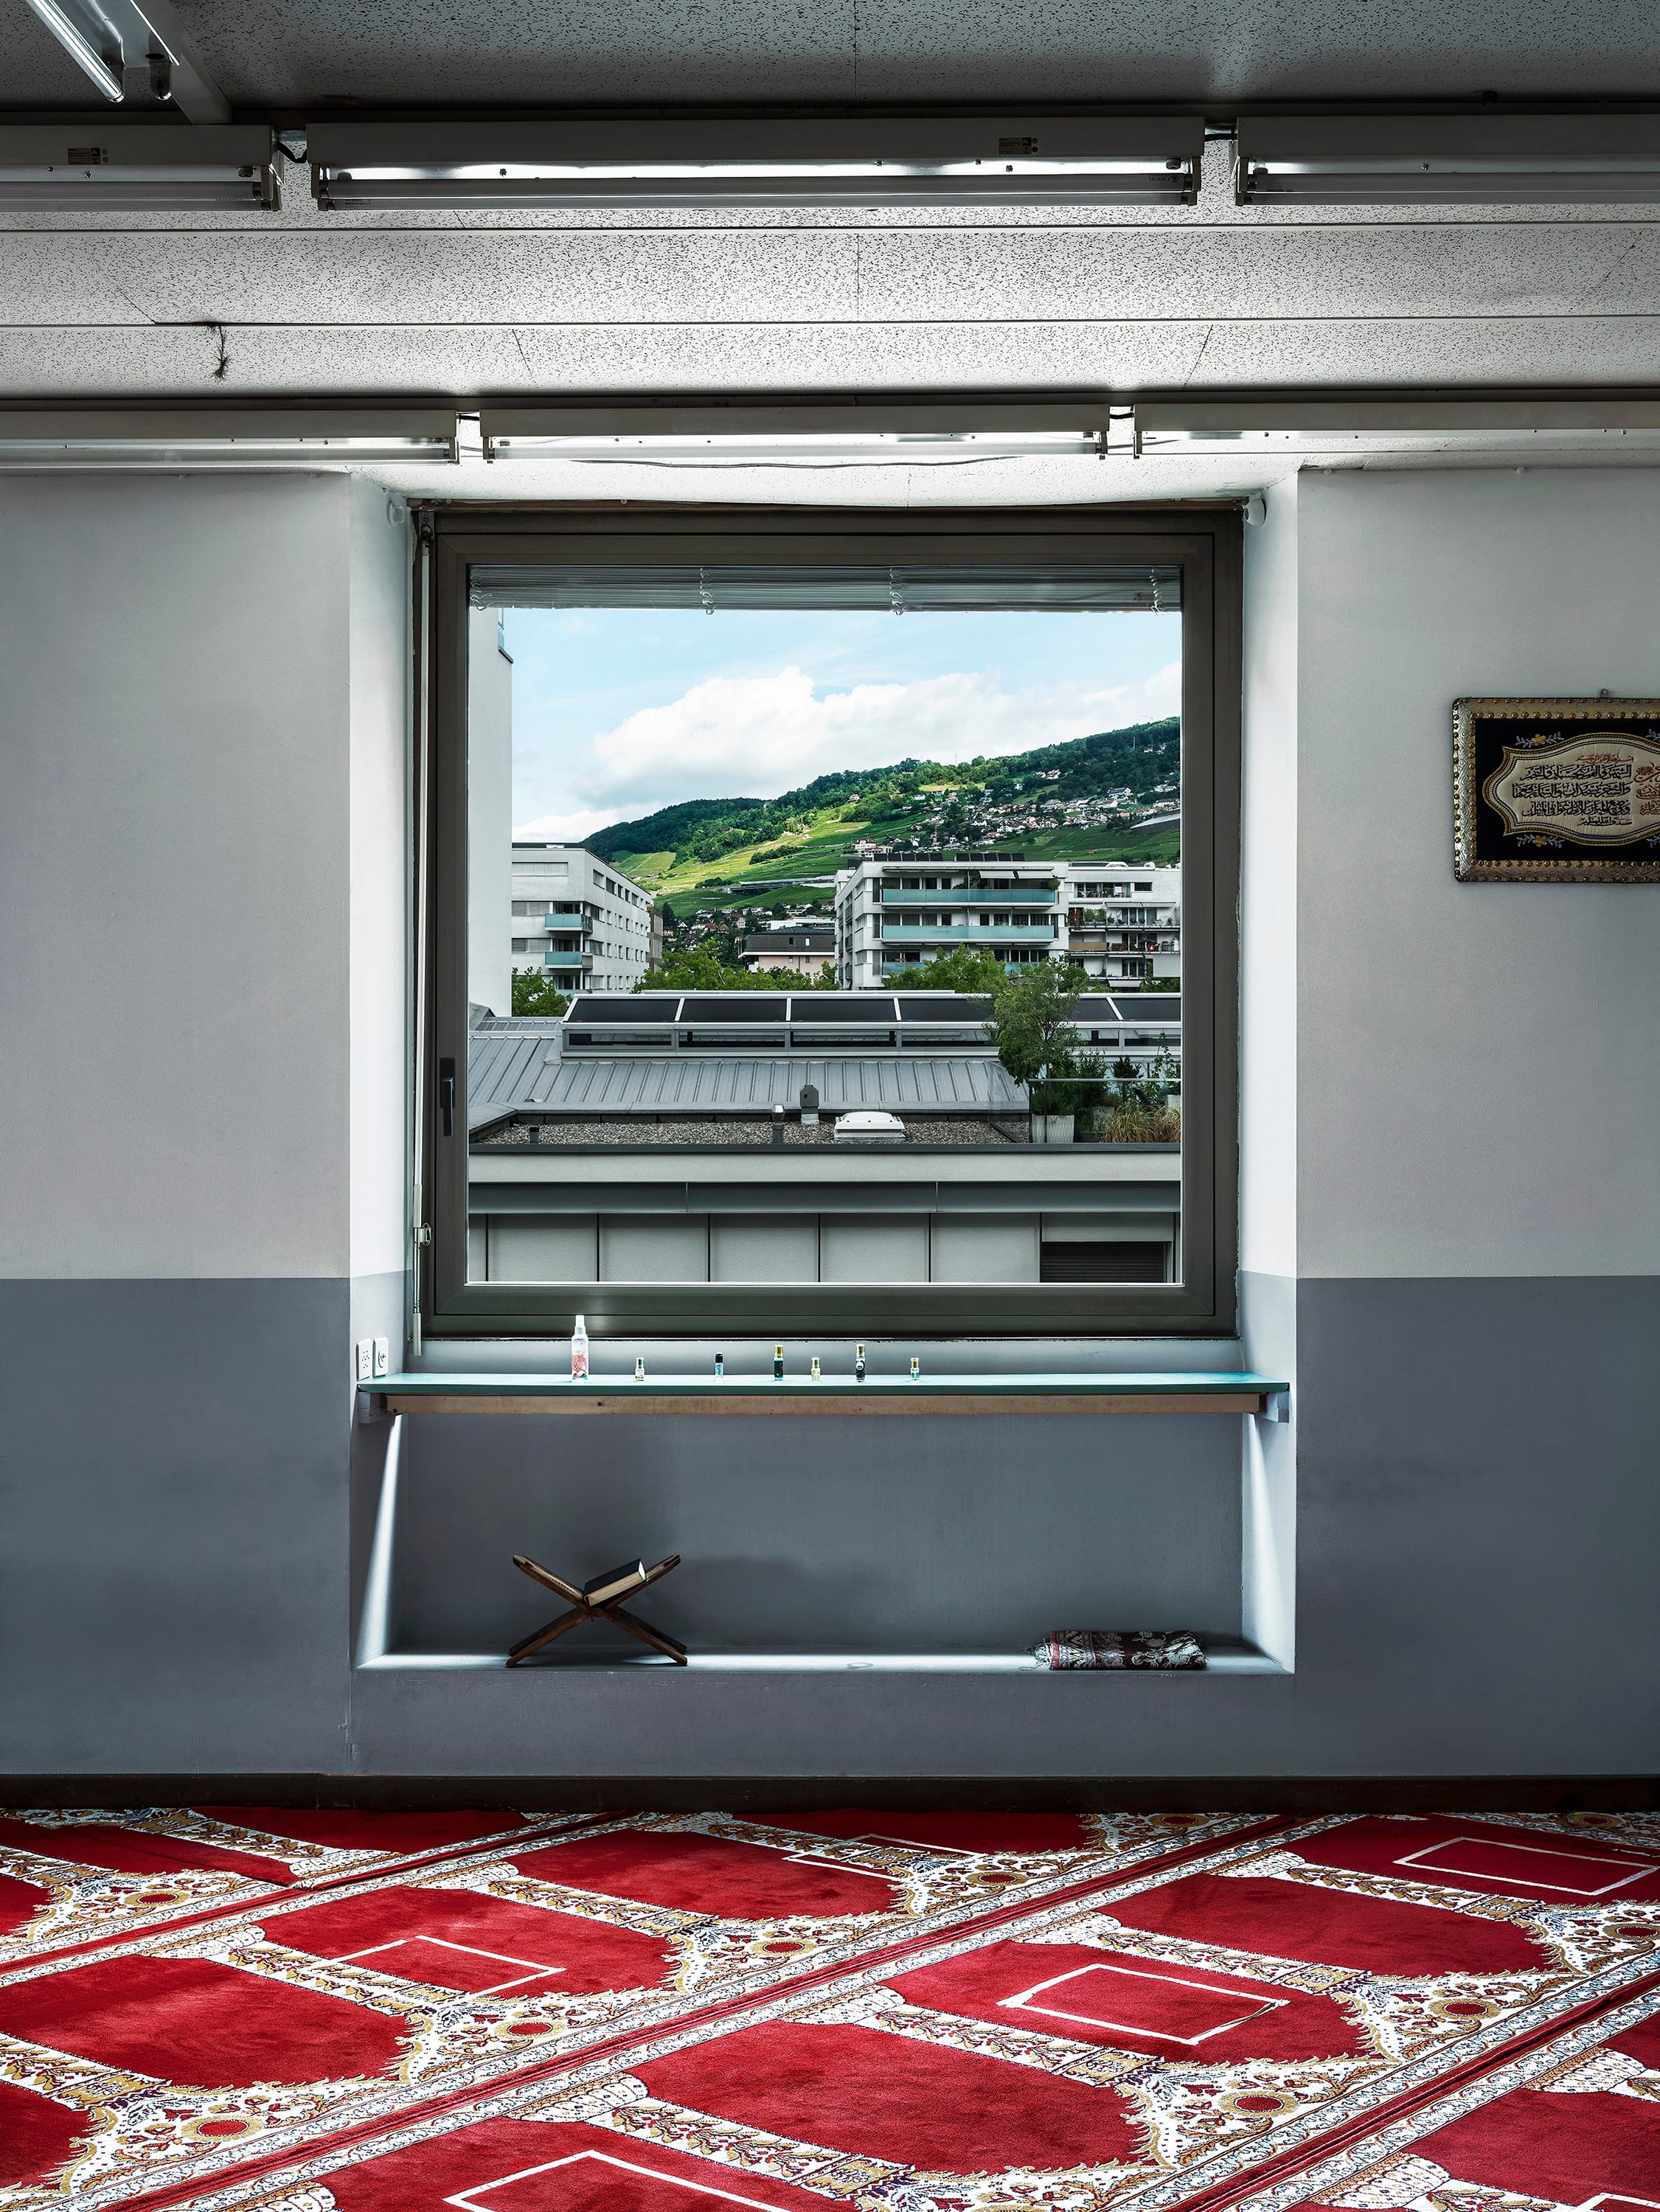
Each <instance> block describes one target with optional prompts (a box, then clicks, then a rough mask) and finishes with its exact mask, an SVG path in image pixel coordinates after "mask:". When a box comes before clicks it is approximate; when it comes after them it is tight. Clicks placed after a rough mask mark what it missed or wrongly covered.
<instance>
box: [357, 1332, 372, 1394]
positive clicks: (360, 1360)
mask: <svg viewBox="0 0 1660 2212" xmlns="http://www.w3.org/2000/svg"><path fill="white" fill-rule="evenodd" d="M357 1379H358V1381H359V1382H360V1383H372V1382H374V1345H373V1343H372V1342H371V1341H370V1340H369V1339H368V1337H367V1336H360V1337H359V1338H358V1340H357Z"/></svg>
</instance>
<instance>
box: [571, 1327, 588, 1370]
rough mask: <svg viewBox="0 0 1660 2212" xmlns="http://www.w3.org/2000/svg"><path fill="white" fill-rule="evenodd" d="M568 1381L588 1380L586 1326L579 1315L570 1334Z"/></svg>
mask: <svg viewBox="0 0 1660 2212" xmlns="http://www.w3.org/2000/svg"><path fill="white" fill-rule="evenodd" d="M570 1379H571V1381H572V1382H573V1383H586V1382H587V1379H588V1325H587V1322H585V1321H584V1320H583V1318H582V1316H581V1314H578V1315H577V1316H576V1326H575V1328H574V1329H573V1330H572V1331H571V1333H570Z"/></svg>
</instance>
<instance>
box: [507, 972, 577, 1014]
mask: <svg viewBox="0 0 1660 2212" xmlns="http://www.w3.org/2000/svg"><path fill="white" fill-rule="evenodd" d="M569 1004H570V1000H569V999H568V998H566V997H565V996H564V995H563V994H562V993H561V992H560V991H558V990H556V988H555V987H554V982H553V979H552V977H551V976H550V975H538V974H537V972H536V970H535V969H534V968H515V969H514V971H513V1011H514V1013H515V1014H541V1015H544V1016H547V1017H548V1018H552V1019H556V1018H557V1017H558V1016H559V1015H561V1014H562V1013H563V1012H564V1011H565V1009H566V1007H567V1006H569Z"/></svg>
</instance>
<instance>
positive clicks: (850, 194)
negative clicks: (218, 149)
mask: <svg viewBox="0 0 1660 2212" xmlns="http://www.w3.org/2000/svg"><path fill="white" fill-rule="evenodd" d="M307 145H308V149H309V152H310V156H311V165H312V190H313V193H314V195H315V197H316V199H317V204H318V205H319V207H321V208H325V209H349V208H381V209H399V208H469V207H489V208H561V207H563V208H677V207H757V206H765V207H881V206H901V207H907V206H941V205H951V204H994V205H1010V204H1014V205H1031V204H1038V205H1043V204H1059V205H1066V206H1074V205H1129V206H1164V207H1177V206H1185V205H1189V204H1191V203H1192V202H1193V201H1194V200H1195V198H1196V197H1197V196H1198V191H1199V167H1200V161H1201V156H1202V155H1203V151H1204V124H1203V121H1202V118H1200V117H1198V116H1196V115H1195V116H1181V115H1177V116H1152V117H1147V116H1140V117H1138V116H1130V117H1125V116H1080V115H1063V116H1043V115H1038V116H1031V115H1014V116H979V115H949V114H938V113H935V114H928V113H921V114H915V115H888V116H880V117H860V116H848V117H839V118H836V117H825V116H764V117H763V116H755V115H750V116H743V117H735V118H714V117H708V116H685V115H683V116H678V117H677V116H664V117H660V118H654V119H650V120H645V119H628V120H608V119H607V120H602V119H582V118H575V119H570V120H565V121H560V122H542V123H500V122H485V123H450V122H433V123H383V122H375V121H368V122H357V121H350V120H341V121H330V122H324V123H315V124H313V125H309V126H308V129H307Z"/></svg>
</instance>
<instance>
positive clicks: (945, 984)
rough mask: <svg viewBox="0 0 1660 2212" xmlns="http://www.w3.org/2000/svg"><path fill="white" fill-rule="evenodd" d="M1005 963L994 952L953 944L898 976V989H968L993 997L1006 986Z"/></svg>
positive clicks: (981, 996)
mask: <svg viewBox="0 0 1660 2212" xmlns="http://www.w3.org/2000/svg"><path fill="white" fill-rule="evenodd" d="M1003 981H1004V976H1003V963H1002V962H1001V961H1000V959H999V958H998V957H997V955H996V954H995V953H994V952H988V951H984V950H983V948H982V949H981V950H979V951H976V949H975V948H974V947H972V946H970V945H952V946H950V947H949V949H948V950H947V951H944V952H936V953H935V954H934V955H933V957H932V958H931V959H928V960H923V961H920V962H919V963H917V965H916V966H915V968H907V969H905V970H904V971H903V974H902V975H898V976H897V977H896V978H895V981H894V984H893V988H894V989H895V990H896V991H964V992H966V993H967V994H968V995H969V996H970V998H975V999H989V998H992V997H994V995H995V994H996V993H997V992H998V991H1000V989H1001V988H1002V986H1003Z"/></svg>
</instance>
